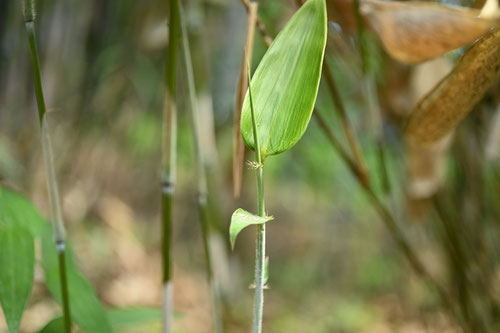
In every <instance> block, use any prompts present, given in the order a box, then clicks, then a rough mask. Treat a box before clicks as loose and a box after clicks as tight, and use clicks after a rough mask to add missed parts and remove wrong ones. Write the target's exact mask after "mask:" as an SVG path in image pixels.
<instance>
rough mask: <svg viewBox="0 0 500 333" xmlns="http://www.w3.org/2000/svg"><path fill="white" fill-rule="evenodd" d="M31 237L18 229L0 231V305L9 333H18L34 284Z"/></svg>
mask: <svg viewBox="0 0 500 333" xmlns="http://www.w3.org/2000/svg"><path fill="white" fill-rule="evenodd" d="M33 243H34V241H33V236H31V234H30V233H29V232H28V231H26V230H25V229H22V228H20V227H8V228H0V245H1V247H2V248H1V251H0V304H1V305H2V309H3V312H4V314H5V319H6V321H7V326H8V327H9V330H10V332H18V330H19V325H20V323H21V317H22V315H23V312H24V308H25V307H26V303H27V302H28V298H29V296H30V292H31V287H32V285H33V267H34V265H35V250H34V244H33Z"/></svg>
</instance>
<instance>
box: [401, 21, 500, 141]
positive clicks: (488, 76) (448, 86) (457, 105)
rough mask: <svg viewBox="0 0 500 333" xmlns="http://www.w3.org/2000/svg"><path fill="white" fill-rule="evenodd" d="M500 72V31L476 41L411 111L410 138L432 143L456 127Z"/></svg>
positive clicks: (408, 134)
mask: <svg viewBox="0 0 500 333" xmlns="http://www.w3.org/2000/svg"><path fill="white" fill-rule="evenodd" d="M499 71H500V30H498V29H495V30H494V31H492V32H491V33H489V34H488V35H486V36H485V37H483V38H482V39H481V40H479V41H478V42H476V43H475V44H474V45H473V46H472V47H471V48H470V49H469V50H468V51H467V52H466V53H465V54H464V55H463V56H462V58H460V60H459V61H458V62H457V64H456V66H455V68H454V69H453V71H452V72H451V73H450V74H448V75H447V76H446V77H445V78H444V79H443V80H441V82H439V84H438V85H437V86H436V87H435V88H434V89H433V90H432V91H431V92H430V93H429V94H427V95H426V96H425V97H424V98H423V99H422V100H421V101H420V103H419V104H418V105H417V106H416V107H415V108H414V110H413V111H412V113H411V116H410V119H409V121H408V125H407V128H406V133H405V135H406V137H407V138H408V139H409V140H411V141H412V142H413V143H417V144H420V145H428V144H431V143H433V142H436V141H437V140H438V139H440V138H442V137H443V136H445V135H446V134H448V133H449V132H450V131H451V130H452V129H454V128H455V127H456V126H457V125H458V123H459V122H460V120H462V119H463V118H464V117H465V116H466V115H467V113H469V112H470V111H471V109H472V108H473V107H474V105H475V104H476V103H477V102H479V100H480V99H481V98H482V97H483V96H484V94H485V93H486V91H487V90H488V89H489V88H490V87H491V86H492V85H493V83H494V82H495V80H496V79H497V77H498V74H499Z"/></svg>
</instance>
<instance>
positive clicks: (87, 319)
mask: <svg viewBox="0 0 500 333" xmlns="http://www.w3.org/2000/svg"><path fill="white" fill-rule="evenodd" d="M50 231H51V230H50V229H47V230H46V232H45V233H44V235H43V237H42V266H43V269H44V272H45V283H46V285H47V288H48V289H49V291H50V293H51V294H52V296H54V298H55V299H56V300H57V301H58V302H59V303H61V300H62V298H61V285H60V282H59V281H60V280H59V264H58V254H57V249H56V247H55V245H54V241H53V239H52V233H51V232H50ZM65 259H66V270H67V278H68V289H69V303H70V310H71V318H73V320H74V321H75V323H76V324H77V325H78V326H79V327H80V328H81V329H83V330H84V331H86V332H92V333H94V332H95V333H110V332H111V325H110V323H109V320H108V317H107V315H106V311H105V310H104V307H103V306H102V304H101V302H100V301H99V299H98V298H97V296H96V294H95V293H94V290H93V288H92V286H91V284H90V283H89V282H88V281H87V279H85V277H83V276H82V275H81V273H80V272H79V271H78V269H77V267H76V264H75V262H74V259H73V256H72V252H71V249H70V248H69V247H67V248H66V255H65Z"/></svg>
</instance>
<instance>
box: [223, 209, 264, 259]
mask: <svg viewBox="0 0 500 333" xmlns="http://www.w3.org/2000/svg"><path fill="white" fill-rule="evenodd" d="M272 220H274V218H273V217H272V216H258V215H254V214H252V213H250V212H247V211H246V210H244V209H241V208H238V209H237V210H235V211H234V213H233V215H232V216H231V224H230V226H229V240H230V242H231V247H232V248H233V249H234V244H235V242H236V237H238V234H239V233H240V232H241V230H243V229H245V228H246V227H248V226H249V225H253V224H264V223H266V222H269V221H272Z"/></svg>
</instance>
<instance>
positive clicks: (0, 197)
mask: <svg viewBox="0 0 500 333" xmlns="http://www.w3.org/2000/svg"><path fill="white" fill-rule="evenodd" d="M0 228H5V229H7V228H22V229H25V230H26V231H29V232H30V233H31V236H32V237H35V238H39V237H40V238H41V239H42V266H43V269H44V271H45V282H46V284H47V287H48V289H49V291H50V292H51V293H52V295H53V296H54V298H55V299H56V300H57V301H58V302H59V303H60V302H61V287H60V284H59V263H58V255H57V250H56V245H55V244H54V240H53V235H52V227H51V225H50V224H49V223H47V221H45V220H44V219H43V217H42V216H41V215H40V214H39V213H38V211H37V210H36V208H35V207H34V206H33V204H32V203H31V202H29V201H28V200H26V199H25V198H23V197H22V196H20V195H19V194H17V193H15V192H13V191H10V190H8V189H6V188H4V187H2V186H0ZM0 245H1V246H2V248H1V251H0V255H4V253H5V252H4V245H3V243H1V242H0ZM65 257H66V268H67V274H68V276H67V277H68V287H69V294H70V296H69V298H70V308H71V317H72V318H73V320H74V321H75V323H76V324H77V325H78V326H79V327H80V328H82V329H83V330H85V331H87V332H96V333H101V332H102V333H108V332H111V325H110V323H109V320H108V317H107V314H106V311H105V310H104V307H103V306H102V304H101V302H100V301H99V299H98V298H97V296H96V294H95V292H94V290H93V288H92V286H91V285H90V283H89V282H88V281H87V280H86V279H85V277H83V276H82V275H81V273H80V272H79V270H78V268H77V266H76V264H75V262H74V259H73V255H72V251H71V247H70V246H69V245H68V244H67V245H66V256H65ZM1 267H9V266H4V265H0V268H1ZM4 272H7V270H3V269H0V275H2V273H4ZM0 284H1V283H0ZM2 285H4V284H2ZM0 289H1V286H0ZM4 312H5V311H4ZM53 325H57V323H56V324H53ZM51 327H56V326H49V328H51Z"/></svg>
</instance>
